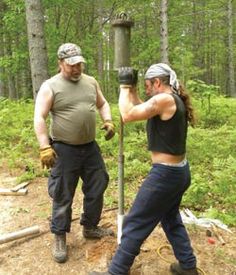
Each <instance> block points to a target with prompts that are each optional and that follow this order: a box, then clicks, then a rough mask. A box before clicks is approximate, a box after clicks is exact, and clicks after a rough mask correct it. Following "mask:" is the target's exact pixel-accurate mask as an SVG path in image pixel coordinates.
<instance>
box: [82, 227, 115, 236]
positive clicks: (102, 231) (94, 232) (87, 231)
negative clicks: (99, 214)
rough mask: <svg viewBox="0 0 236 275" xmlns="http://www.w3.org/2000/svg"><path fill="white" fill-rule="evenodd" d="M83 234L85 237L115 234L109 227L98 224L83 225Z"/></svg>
mask: <svg viewBox="0 0 236 275" xmlns="http://www.w3.org/2000/svg"><path fill="white" fill-rule="evenodd" d="M83 236H84V238H87V239H101V238H102V237H106V236H115V234H114V232H113V231H112V230H111V229H109V228H102V227H99V226H84V227H83Z"/></svg>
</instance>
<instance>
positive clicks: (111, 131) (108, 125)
mask: <svg viewBox="0 0 236 275" xmlns="http://www.w3.org/2000/svg"><path fill="white" fill-rule="evenodd" d="M101 130H105V131H106V133H105V139H106V140H109V139H111V138H112V137H113V136H114V135H115V126H114V124H113V123H112V121H111V120H106V121H105V122H104V124H103V125H102V127H101Z"/></svg>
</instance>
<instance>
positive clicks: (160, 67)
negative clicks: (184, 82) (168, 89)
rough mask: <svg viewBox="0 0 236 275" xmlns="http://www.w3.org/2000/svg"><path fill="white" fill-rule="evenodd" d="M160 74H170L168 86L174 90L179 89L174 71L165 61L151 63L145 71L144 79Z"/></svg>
mask: <svg viewBox="0 0 236 275" xmlns="http://www.w3.org/2000/svg"><path fill="white" fill-rule="evenodd" d="M161 75H166V76H170V86H172V87H173V88H174V89H175V90H178V89H179V81H178V80H177V76H176V73H175V71H174V70H172V69H171V68H170V67H169V66H168V65H167V64H165V63H158V64H153V65H151V66H150V67H149V69H148V70H147V71H146V73H145V76H144V79H152V78H155V77H158V76H161Z"/></svg>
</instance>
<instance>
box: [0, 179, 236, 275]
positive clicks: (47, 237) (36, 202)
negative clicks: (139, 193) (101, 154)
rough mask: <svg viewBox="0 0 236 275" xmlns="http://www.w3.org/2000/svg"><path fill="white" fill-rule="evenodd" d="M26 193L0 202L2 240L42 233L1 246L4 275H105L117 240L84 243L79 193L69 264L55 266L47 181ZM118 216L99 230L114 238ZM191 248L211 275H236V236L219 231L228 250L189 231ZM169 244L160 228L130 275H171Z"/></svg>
mask: <svg viewBox="0 0 236 275" xmlns="http://www.w3.org/2000/svg"><path fill="white" fill-rule="evenodd" d="M6 178H10V175H7V174H2V175H1V176H0V187H4V188H11V187H12V185H14V184H15V183H14V180H12V182H11V181H10V180H9V181H6V180H5V179H6ZM27 188H28V194H27V195H26V196H14V197H13V196H0V209H1V217H0V222H1V223H0V234H1V235H3V234H6V233H9V232H14V231H17V230H20V229H23V228H26V227H30V226H33V225H38V226H39V227H40V230H41V233H40V234H39V235H37V236H34V237H27V238H22V239H19V240H16V241H12V242H8V243H5V244H1V245H0V274H1V275H13V274H14V275H15V274H19V275H20V274H23V275H25V274H37V275H38V274H50V275H51V274H52V275H54V274H55V275H60V274H61V275H62V274H63V275H64V274H81V275H86V274H87V273H88V271H91V270H97V271H105V270H106V269H107V265H108V263H109V262H110V260H111V258H112V255H113V253H114V251H115V249H116V246H117V240H116V238H114V237H106V238H104V239H102V240H85V239H84V238H83V236H82V232H81V226H80V225H79V216H80V213H81V202H82V198H81V191H80V189H79V188H78V189H77V191H76V195H75V200H74V204H73V218H74V219H75V220H74V221H73V223H72V230H71V233H70V234H68V235H67V240H68V241H67V243H68V253H69V259H68V261H67V262H66V263H64V264H57V263H55V262H54V261H53V260H52V257H51V243H52V240H53V236H52V234H51V233H50V231H49V221H48V218H49V217H50V211H51V201H50V198H49V197H48V194H47V179H46V178H37V179H35V180H33V181H32V182H31V183H30V185H29V186H28V187H27ZM116 215H117V213H116V210H107V211H104V212H103V216H102V220H101V222H100V224H101V225H104V226H106V227H110V228H112V229H113V230H114V231H115V232H116V230H117V229H116ZM187 228H188V231H189V234H190V238H191V240H192V245H193V247H194V250H195V253H196V255H197V258H198V265H199V267H200V268H201V269H202V270H203V271H204V272H205V273H203V274H208V275H222V274H224V275H235V274H236V236H235V232H236V230H235V229H234V228H232V229H231V230H232V231H233V234H230V233H227V232H225V231H221V233H222V234H223V237H224V239H225V241H226V244H225V245H224V246H222V245H221V244H220V242H219V241H218V240H217V239H215V244H210V243H209V242H208V237H207V236H206V230H205V229H202V228H199V227H195V226H188V227H187ZM167 244H168V243H167V240H166V238H165V236H164V233H163V231H162V230H161V228H160V227H159V226H158V227H157V228H156V229H155V230H154V231H153V233H152V234H151V236H149V238H148V239H147V240H146V241H145V243H144V244H143V246H142V249H141V253H140V254H139V256H138V257H137V258H136V260H135V263H134V265H133V267H132V270H131V275H141V274H142V275H158V274H160V275H166V274H169V272H168V269H169V262H173V261H174V257H173V254H172V252H171V251H170V250H169V249H168V248H166V247H165V245H167Z"/></svg>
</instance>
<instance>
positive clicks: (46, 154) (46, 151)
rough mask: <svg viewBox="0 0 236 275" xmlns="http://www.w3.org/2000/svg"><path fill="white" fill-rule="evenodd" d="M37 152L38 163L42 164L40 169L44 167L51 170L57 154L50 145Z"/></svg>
mask: <svg viewBox="0 0 236 275" xmlns="http://www.w3.org/2000/svg"><path fill="white" fill-rule="evenodd" d="M39 152H40V161H41V164H42V168H44V167H47V169H49V168H52V167H53V165H54V163H55V161H56V158H57V154H56V152H55V151H54V150H53V148H52V147H51V146H50V145H48V146H47V147H44V148H40V149H39Z"/></svg>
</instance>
